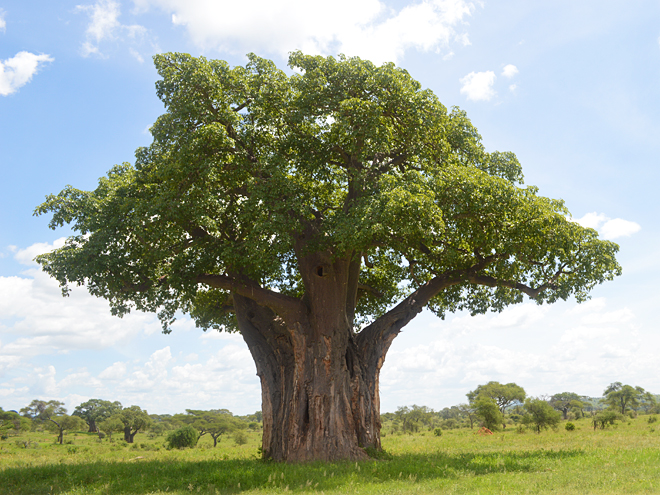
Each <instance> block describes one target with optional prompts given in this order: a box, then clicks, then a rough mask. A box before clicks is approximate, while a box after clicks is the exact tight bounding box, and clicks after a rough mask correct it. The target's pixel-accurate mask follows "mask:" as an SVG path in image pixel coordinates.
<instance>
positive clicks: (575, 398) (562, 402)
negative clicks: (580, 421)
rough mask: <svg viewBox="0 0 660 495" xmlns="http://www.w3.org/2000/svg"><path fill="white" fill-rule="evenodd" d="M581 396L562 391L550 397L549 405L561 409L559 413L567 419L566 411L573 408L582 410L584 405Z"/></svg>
mask: <svg viewBox="0 0 660 495" xmlns="http://www.w3.org/2000/svg"><path fill="white" fill-rule="evenodd" d="M581 398H582V397H581V396H580V395H578V394H575V393H573V392H562V393H560V394H555V395H553V396H552V397H550V405H551V406H552V407H554V408H555V409H557V410H558V411H561V413H562V414H563V415H564V419H568V411H570V410H571V409H573V408H578V409H580V410H582V408H583V407H584V404H583V402H582V401H581Z"/></svg>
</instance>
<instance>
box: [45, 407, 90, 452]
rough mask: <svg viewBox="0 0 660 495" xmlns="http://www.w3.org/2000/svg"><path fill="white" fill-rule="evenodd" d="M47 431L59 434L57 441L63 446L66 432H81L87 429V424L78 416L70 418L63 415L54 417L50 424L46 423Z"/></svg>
mask: <svg viewBox="0 0 660 495" xmlns="http://www.w3.org/2000/svg"><path fill="white" fill-rule="evenodd" d="M45 427H46V429H47V430H50V431H52V432H54V433H57V441H58V442H59V443H60V445H61V444H62V442H63V441H64V432H66V431H81V430H86V429H87V423H86V422H85V420H84V419H82V418H79V417H78V416H69V415H68V414H62V415H59V416H53V417H51V418H50V420H49V421H48V422H46V423H45Z"/></svg>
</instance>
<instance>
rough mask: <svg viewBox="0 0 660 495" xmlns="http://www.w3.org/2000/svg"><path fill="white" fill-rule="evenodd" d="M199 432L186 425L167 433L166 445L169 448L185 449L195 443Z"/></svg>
mask: <svg viewBox="0 0 660 495" xmlns="http://www.w3.org/2000/svg"><path fill="white" fill-rule="evenodd" d="M197 440H199V433H198V432H197V430H196V429H195V428H193V427H192V426H190V425H186V426H184V427H183V428H179V429H178V430H174V431H173V432H171V433H169V434H168V435H167V446H168V448H170V449H185V448H191V447H194V446H195V445H197Z"/></svg>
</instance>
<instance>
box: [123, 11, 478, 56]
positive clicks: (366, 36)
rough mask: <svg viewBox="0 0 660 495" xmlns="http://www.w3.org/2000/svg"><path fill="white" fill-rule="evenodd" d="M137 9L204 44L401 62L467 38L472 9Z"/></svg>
mask: <svg viewBox="0 0 660 495" xmlns="http://www.w3.org/2000/svg"><path fill="white" fill-rule="evenodd" d="M134 3H135V5H136V7H137V8H138V9H141V10H143V11H144V10H148V9H150V8H157V9H160V10H162V11H164V12H167V13H168V14H170V15H171V19H172V23H173V24H174V25H177V26H181V27H183V28H185V29H186V30H187V32H188V35H189V36H190V38H191V39H192V41H193V42H194V43H195V44H196V45H197V46H198V47H200V48H202V49H211V50H220V51H231V52H238V53H245V52H246V51H256V52H259V53H274V54H277V55H280V56H286V55H287V54H288V52H290V51H293V50H297V49H300V50H302V51H304V52H305V53H319V54H330V53H345V54H346V55H357V56H360V57H363V58H366V59H370V60H372V61H373V62H375V63H382V62H386V61H392V62H396V61H397V60H399V59H400V58H401V57H403V55H404V53H405V51H406V50H409V49H417V50H421V51H436V52H438V51H441V50H443V49H446V48H447V47H448V46H449V45H450V44H451V43H452V42H457V43H461V44H463V45H466V44H469V39H468V37H467V34H466V33H464V32H463V31H462V30H461V28H462V26H463V23H464V20H465V18H466V17H467V16H469V15H470V14H471V13H472V12H473V10H474V8H475V7H474V4H473V3H472V2H468V1H466V0H422V1H420V2H417V3H411V4H408V5H406V6H404V7H403V8H401V9H400V10H395V9H393V8H391V7H389V6H387V5H386V4H385V3H383V2H381V1H379V0H336V1H334V2H309V1H307V0H281V1H278V2H273V1H270V0H245V1H243V2H217V1H215V0H135V2H134Z"/></svg>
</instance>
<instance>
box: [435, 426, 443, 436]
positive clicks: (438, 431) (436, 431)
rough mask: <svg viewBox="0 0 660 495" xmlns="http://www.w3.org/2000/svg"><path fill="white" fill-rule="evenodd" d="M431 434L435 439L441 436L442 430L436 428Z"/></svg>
mask: <svg viewBox="0 0 660 495" xmlns="http://www.w3.org/2000/svg"><path fill="white" fill-rule="evenodd" d="M433 434H434V435H435V436H436V437H441V436H442V428H436V429H435V430H433Z"/></svg>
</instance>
